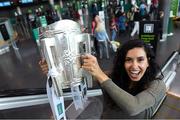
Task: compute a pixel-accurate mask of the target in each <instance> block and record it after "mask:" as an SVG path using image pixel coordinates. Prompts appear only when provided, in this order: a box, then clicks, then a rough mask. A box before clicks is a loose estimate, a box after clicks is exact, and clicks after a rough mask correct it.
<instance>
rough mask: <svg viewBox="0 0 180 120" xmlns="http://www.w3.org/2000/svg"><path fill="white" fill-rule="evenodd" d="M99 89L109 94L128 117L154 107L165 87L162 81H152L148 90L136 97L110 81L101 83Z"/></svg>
mask: <svg viewBox="0 0 180 120" xmlns="http://www.w3.org/2000/svg"><path fill="white" fill-rule="evenodd" d="M101 87H102V88H103V89H104V90H105V91H106V92H107V93H108V94H109V96H110V97H111V98H112V99H113V101H114V102H115V103H116V104H117V105H118V107H120V108H121V109H122V110H123V111H125V112H126V113H128V114H129V115H130V116H134V115H137V114H139V113H140V112H142V111H144V110H145V109H148V108H150V107H152V106H153V105H155V104H156V103H157V102H159V100H160V99H162V96H163V95H165V92H166V86H165V83H164V82H163V81H162V80H154V81H153V82H152V83H151V84H150V86H149V88H147V89H146V90H144V91H142V92H140V93H139V94H137V95H136V96H133V95H131V94H129V93H128V92H126V91H124V90H123V89H121V88H120V87H118V86H117V85H116V84H115V83H113V81H112V80H111V79H109V80H107V81H105V82H103V83H102V84H101Z"/></svg>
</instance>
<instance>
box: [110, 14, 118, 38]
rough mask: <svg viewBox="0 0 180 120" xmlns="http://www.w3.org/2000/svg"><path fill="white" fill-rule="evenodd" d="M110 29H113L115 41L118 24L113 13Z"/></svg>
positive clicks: (112, 33) (112, 34) (112, 36)
mask: <svg viewBox="0 0 180 120" xmlns="http://www.w3.org/2000/svg"><path fill="white" fill-rule="evenodd" d="M110 31H111V41H115V38H116V33H117V24H116V20H115V16H114V15H112V18H111V20H110Z"/></svg>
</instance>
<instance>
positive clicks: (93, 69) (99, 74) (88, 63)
mask: <svg viewBox="0 0 180 120" xmlns="http://www.w3.org/2000/svg"><path fill="white" fill-rule="evenodd" d="M82 59H83V65H82V68H84V69H85V70H87V71H88V72H89V73H90V74H92V75H93V76H94V77H95V78H96V79H97V80H98V81H99V82H100V83H102V82H104V81H106V80H108V79H109V77H108V76H107V75H106V74H105V73H104V72H103V71H102V69H101V68H100V67H99V64H98V62H97V59H96V57H95V56H93V55H90V54H87V55H83V56H82Z"/></svg>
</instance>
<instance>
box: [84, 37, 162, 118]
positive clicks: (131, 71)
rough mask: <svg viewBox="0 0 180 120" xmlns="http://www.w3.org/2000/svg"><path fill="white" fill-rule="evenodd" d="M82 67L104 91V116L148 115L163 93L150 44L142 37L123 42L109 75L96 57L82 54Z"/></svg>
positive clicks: (148, 116) (135, 116)
mask: <svg viewBox="0 0 180 120" xmlns="http://www.w3.org/2000/svg"><path fill="white" fill-rule="evenodd" d="M82 58H83V62H84V64H83V65H82V67H83V68H84V69H85V70H87V71H88V72H89V73H91V74H92V75H93V76H94V77H95V78H96V80H97V81H98V82H99V83H100V85H101V87H102V89H103V91H104V103H105V104H104V105H105V106H104V112H103V115H102V118H104V119H107V118H108V119H113V118H116V119H122V118H125V119H128V118H141V119H145V118H151V117H152V116H153V113H154V111H155V108H156V107H157V106H158V104H159V102H160V101H161V99H163V96H164V95H165V92H166V86H165V83H164V82H163V81H162V80H161V76H157V74H158V73H159V72H160V70H159V67H158V66H157V64H156V63H155V56H154V54H153V51H152V50H151V48H150V46H148V45H146V43H144V42H143V41H142V40H131V41H128V42H126V43H125V44H124V45H122V46H121V48H120V49H119V50H118V51H117V55H116V57H115V61H114V68H113V72H112V74H111V76H107V75H106V74H105V73H104V72H103V71H102V70H101V68H100V67H99V65H98V62H97V59H96V57H94V56H92V55H85V56H82Z"/></svg>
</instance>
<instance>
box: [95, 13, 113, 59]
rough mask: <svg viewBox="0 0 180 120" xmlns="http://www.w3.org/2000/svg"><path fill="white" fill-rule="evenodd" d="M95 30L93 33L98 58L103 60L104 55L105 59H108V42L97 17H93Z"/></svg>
mask: <svg viewBox="0 0 180 120" xmlns="http://www.w3.org/2000/svg"><path fill="white" fill-rule="evenodd" d="M95 22H96V28H95V31H94V34H95V37H96V39H97V49H98V52H99V58H100V59H102V58H103V54H104V53H105V54H106V58H107V59H109V50H108V43H109V42H110V40H109V37H108V35H107V32H106V29H105V26H104V23H103V21H102V20H101V18H100V17H99V15H96V16H95Z"/></svg>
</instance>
